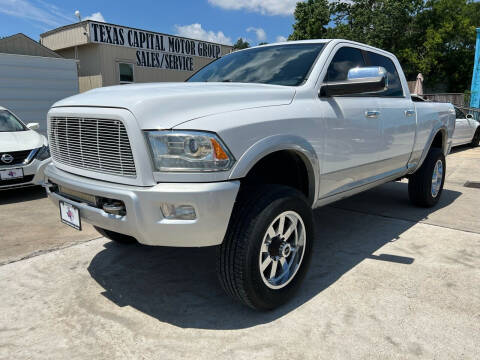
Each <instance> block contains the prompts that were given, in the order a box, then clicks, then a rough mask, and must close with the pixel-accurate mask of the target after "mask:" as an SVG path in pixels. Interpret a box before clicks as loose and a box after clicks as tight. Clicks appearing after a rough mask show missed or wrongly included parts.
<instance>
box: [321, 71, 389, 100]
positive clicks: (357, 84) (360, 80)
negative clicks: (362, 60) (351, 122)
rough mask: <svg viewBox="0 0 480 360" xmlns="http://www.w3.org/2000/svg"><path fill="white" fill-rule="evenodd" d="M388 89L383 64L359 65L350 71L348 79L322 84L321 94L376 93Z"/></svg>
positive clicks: (327, 95) (322, 95)
mask: <svg viewBox="0 0 480 360" xmlns="http://www.w3.org/2000/svg"><path fill="white" fill-rule="evenodd" d="M387 89H388V78H387V71H386V70H385V68H383V67H381V66H372V67H363V68H361V67H359V68H354V69H350V70H349V71H348V76H347V80H345V81H336V82H329V83H325V84H323V85H322V87H321V88H320V92H319V96H321V97H324V96H326V97H329V96H336V95H353V94H365V93H376V92H381V91H385V90H387Z"/></svg>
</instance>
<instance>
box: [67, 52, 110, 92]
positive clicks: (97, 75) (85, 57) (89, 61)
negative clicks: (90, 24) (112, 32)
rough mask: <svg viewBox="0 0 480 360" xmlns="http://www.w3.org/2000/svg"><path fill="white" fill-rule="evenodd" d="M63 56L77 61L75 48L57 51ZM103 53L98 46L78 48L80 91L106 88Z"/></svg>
mask: <svg viewBox="0 0 480 360" xmlns="http://www.w3.org/2000/svg"><path fill="white" fill-rule="evenodd" d="M57 52H58V53H59V54H60V55H61V56H63V57H64V58H68V59H75V47H71V48H68V49H62V50H58V51H57ZM101 56H102V55H101V51H100V47H99V45H97V44H86V45H82V46H77V59H76V60H78V85H79V91H80V92H84V91H87V90H90V89H94V88H97V87H102V86H105V85H104V83H103V77H102V67H101V58H100V57H101Z"/></svg>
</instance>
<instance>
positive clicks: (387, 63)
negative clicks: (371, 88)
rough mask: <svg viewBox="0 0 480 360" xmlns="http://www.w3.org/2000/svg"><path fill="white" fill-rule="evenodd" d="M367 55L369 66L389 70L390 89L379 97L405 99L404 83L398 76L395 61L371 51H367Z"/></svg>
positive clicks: (379, 94)
mask: <svg viewBox="0 0 480 360" xmlns="http://www.w3.org/2000/svg"><path fill="white" fill-rule="evenodd" d="M366 53H367V57H368V66H381V67H383V68H385V70H387V76H388V89H387V90H385V91H383V92H381V93H378V94H377V95H378V96H393V97H403V89H402V82H401V81H400V76H399V75H398V71H397V68H396V67H395V64H394V63H393V61H392V60H390V59H389V58H388V57H386V56H383V55H380V54H377V53H374V52H371V51H367V52H366Z"/></svg>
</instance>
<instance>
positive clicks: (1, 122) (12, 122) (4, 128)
mask: <svg viewBox="0 0 480 360" xmlns="http://www.w3.org/2000/svg"><path fill="white" fill-rule="evenodd" d="M24 130H26V128H25V126H24V125H23V124H22V123H21V122H20V121H19V120H18V119H17V118H16V117H15V116H13V114H12V113H11V112H10V111H8V110H0V132H13V131H24Z"/></svg>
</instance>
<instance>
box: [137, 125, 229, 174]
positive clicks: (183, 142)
mask: <svg viewBox="0 0 480 360" xmlns="http://www.w3.org/2000/svg"><path fill="white" fill-rule="evenodd" d="M145 134H146V137H147V139H148V142H149V144H150V150H151V153H152V158H153V164H154V166H155V169H156V170H157V171H225V170H229V169H230V168H231V167H232V165H233V163H234V162H235V159H234V158H233V155H232V154H231V153H230V152H229V151H228V149H227V147H226V146H225V145H224V144H223V142H222V141H221V140H220V138H219V137H218V136H217V135H215V134H212V133H208V132H200V131H146V132H145Z"/></svg>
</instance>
